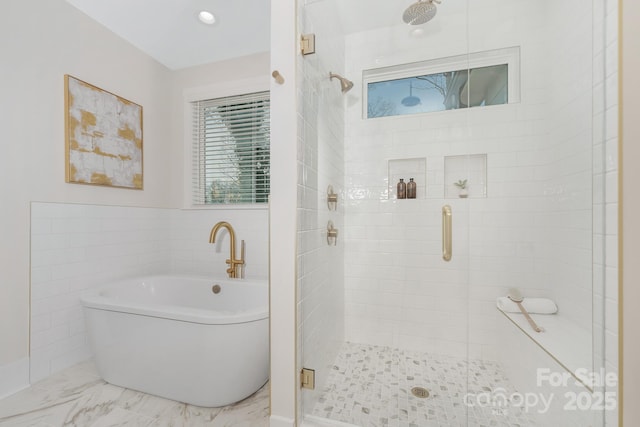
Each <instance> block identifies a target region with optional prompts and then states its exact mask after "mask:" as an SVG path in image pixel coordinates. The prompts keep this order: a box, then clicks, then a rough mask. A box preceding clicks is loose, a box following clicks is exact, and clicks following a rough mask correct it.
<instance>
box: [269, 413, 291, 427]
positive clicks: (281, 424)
mask: <svg viewBox="0 0 640 427" xmlns="http://www.w3.org/2000/svg"><path fill="white" fill-rule="evenodd" d="M295 425H296V421H295V420H293V419H291V418H285V417H280V416H278V415H271V417H269V427H295Z"/></svg>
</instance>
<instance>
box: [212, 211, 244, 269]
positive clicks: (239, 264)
mask: <svg viewBox="0 0 640 427" xmlns="http://www.w3.org/2000/svg"><path fill="white" fill-rule="evenodd" d="M221 228H226V229H227V231H228V232H229V239H230V240H231V243H230V245H229V246H230V247H229V259H228V260H227V261H226V263H227V264H229V268H227V274H228V275H229V277H230V278H232V279H233V278H242V277H243V276H244V268H243V266H244V240H242V241H241V251H240V259H236V233H235V231H233V227H232V226H231V224H229V223H228V222H226V221H220V222H219V223H217V224H216V225H214V226H213V228H212V229H211V234H210V235H209V243H215V242H216V234H217V233H218V230H220V229H221ZM238 270H240V271H239V272H238Z"/></svg>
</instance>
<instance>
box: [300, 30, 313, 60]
mask: <svg viewBox="0 0 640 427" xmlns="http://www.w3.org/2000/svg"><path fill="white" fill-rule="evenodd" d="M300 52H301V53H302V54H303V55H311V54H312V53H316V35H315V34H313V33H311V34H302V35H301V36H300Z"/></svg>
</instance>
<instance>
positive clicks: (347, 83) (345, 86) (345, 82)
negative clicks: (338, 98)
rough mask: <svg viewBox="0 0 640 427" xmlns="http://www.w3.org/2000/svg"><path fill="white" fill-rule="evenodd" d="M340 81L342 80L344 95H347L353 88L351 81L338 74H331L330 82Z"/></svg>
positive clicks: (341, 86)
mask: <svg viewBox="0 0 640 427" xmlns="http://www.w3.org/2000/svg"><path fill="white" fill-rule="evenodd" d="M334 78H336V79H338V80H340V88H341V89H342V93H347V92H349V91H350V90H351V88H352V87H353V82H352V81H351V80H347V79H345V78H344V77H342V76H340V75H338V74H336V73H331V72H330V73H329V80H332V79H334Z"/></svg>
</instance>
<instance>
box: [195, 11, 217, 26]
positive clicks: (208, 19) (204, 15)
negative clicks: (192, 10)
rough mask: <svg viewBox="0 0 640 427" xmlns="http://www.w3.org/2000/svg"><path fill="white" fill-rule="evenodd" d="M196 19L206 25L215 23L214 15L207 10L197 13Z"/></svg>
mask: <svg viewBox="0 0 640 427" xmlns="http://www.w3.org/2000/svg"><path fill="white" fill-rule="evenodd" d="M198 19H199V20H200V22H203V23H205V24H207V25H213V24H215V22H216V17H215V15H214V14H213V13H211V12H209V11H207V10H202V11H200V13H198Z"/></svg>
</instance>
